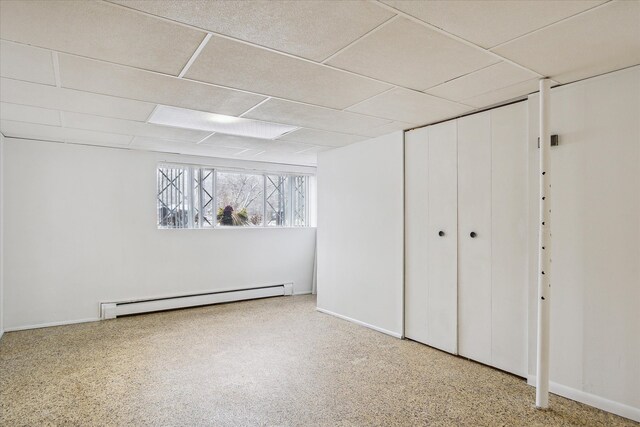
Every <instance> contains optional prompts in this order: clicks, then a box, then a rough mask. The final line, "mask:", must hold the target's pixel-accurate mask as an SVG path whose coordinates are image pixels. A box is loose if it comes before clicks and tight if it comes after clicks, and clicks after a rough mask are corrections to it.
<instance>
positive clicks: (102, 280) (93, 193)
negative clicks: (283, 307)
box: [3, 138, 315, 330]
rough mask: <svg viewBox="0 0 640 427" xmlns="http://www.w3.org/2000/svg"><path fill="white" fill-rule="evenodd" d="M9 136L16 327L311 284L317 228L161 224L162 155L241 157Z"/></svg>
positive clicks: (8, 213) (8, 274)
mask: <svg viewBox="0 0 640 427" xmlns="http://www.w3.org/2000/svg"><path fill="white" fill-rule="evenodd" d="M4 145H5V147H4V148H5V151H4V154H5V156H6V161H5V162H4V166H5V170H4V171H3V172H4V173H3V176H4V179H5V182H6V183H7V185H6V186H5V195H4V196H5V199H4V200H5V209H4V220H5V224H6V225H7V227H5V236H4V246H5V248H9V249H10V250H9V251H7V252H5V253H4V254H3V259H4V266H5V271H4V283H5V289H4V291H5V313H4V317H5V330H9V329H15V328H22V327H27V326H32V325H40V324H47V323H56V322H73V321H81V320H92V319H96V318H98V317H99V303H100V302H102V301H118V300H129V299H135V298H147V297H158V296H164V295H176V294H186V293H198V292H206V291H213V290H217V289H229V288H244V287H250V286H256V285H269V284H276V283H283V282H293V283H294V292H296V293H304V292H310V291H311V281H312V273H313V259H314V248H315V229H314V228H299V229H295V228H291V229H285V228H279V229H263V228H260V229H249V228H247V229H235V228H234V229H216V230H158V229H157V228H156V199H155V197H156V166H157V163H158V161H169V162H191V163H195V164H212V165H218V166H221V167H234V166H238V162H237V161H236V162H234V161H230V160H223V159H218V160H212V159H207V158H194V157H185V156H177V155H167V154H159V153H150V152H137V151H127V150H118V149H110V148H101V147H92V146H81V145H70V144H58V143H47V142H39V141H28V140H15V139H10V138H7V139H6V140H5V144H4ZM243 166H247V165H246V164H243ZM254 166H255V167H256V168H270V170H278V168H280V169H281V168H282V167H283V166H281V165H280V166H279V165H274V164H259V165H255V164H254ZM288 170H289V171H291V172H296V171H303V172H309V171H312V169H309V168H291V167H290V168H289V169H288Z"/></svg>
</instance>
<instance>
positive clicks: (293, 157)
mask: <svg viewBox="0 0 640 427" xmlns="http://www.w3.org/2000/svg"><path fill="white" fill-rule="evenodd" d="M253 160H255V161H260V162H272V163H284V164H291V165H305V166H315V165H316V164H317V163H318V157H317V155H316V154H315V153H285V152H273V151H265V152H264V153H260V154H258V155H256V156H254V157H253Z"/></svg>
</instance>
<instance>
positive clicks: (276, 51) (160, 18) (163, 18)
mask: <svg viewBox="0 0 640 427" xmlns="http://www.w3.org/2000/svg"><path fill="white" fill-rule="evenodd" d="M100 1H102V2H103V3H104V2H106V3H107V4H110V5H112V6H115V7H120V8H124V9H127V10H129V11H134V12H136V13H139V14H141V15H146V16H150V17H153V18H156V19H159V20H162V21H166V22H170V23H173V24H177V25H180V26H183V27H187V28H191V29H195V30H198V31H203V32H206V33H208V34H212V35H214V36H216V37H221V38H223V39H227V40H231V41H235V42H238V43H242V44H245V45H248V46H252V47H255V48H258V49H263V50H266V51H268V52H272V53H276V54H279V55H284V56H288V57H289V58H293V59H298V60H300V61H305V62H309V63H311V64H315V65H319V66H322V67H326V68H328V69H331V70H334V71H340V72H342V73H346V74H351V75H353V76H357V77H361V78H363V79H367V80H370V81H374V82H376V83H383V84H386V85H391V86H395V87H404V86H397V85H396V84H395V83H391V82H387V81H384V80H380V79H376V78H374V77H369V76H365V75H364V74H358V73H355V72H353V71H349V70H343V69H342V68H338V67H334V66H332V65H329V64H324V63H322V62H318V61H314V60H312V59H309V58H305V57H303V56H299V55H294V54H291V53H288V52H284V51H281V50H278V49H273V48H270V47H267V46H263V45H260V44H257V43H252V42H250V41H247V40H242V39H239V38H236V37H232V36H228V35H226V34H222V33H218V32H215V31H211V30H207V29H205V28H201V27H198V26H195V25H190V24H185V23H184V22H180V21H176V20H173V19H169V18H165V17H164V16H159V15H154V14H152V13H149V12H144V11H141V10H138V9H133V8H130V7H128V6H125V5H121V4H116V3H109V2H108V1H105V0H100ZM389 11H390V12H391V13H395V14H396V16H393V17H391V18H389V20H391V19H395V18H397V17H398V15H401V14H403V15H406V14H404V12H401V11H398V10H396V9H393V10H389ZM407 16H408V17H410V15H407ZM418 21H419V20H418ZM385 22H388V20H387V21H385ZM419 22H420V23H422V24H424V22H423V21H419ZM383 24H384V22H383ZM445 34H446V33H445ZM467 43H468V42H467ZM474 46H476V45H474ZM476 47H478V46H476ZM43 49H44V48H43ZM481 49H482V48H481ZM483 50H484V49H483ZM487 52H488V53H489V54H491V55H494V56H500V55H498V54H495V53H493V52H489V51H487ZM63 53H66V52H63ZM69 55H73V54H69ZM76 56H81V55H76ZM86 58H88V59H94V60H96V61H103V62H109V61H104V60H100V59H96V58H90V57H86ZM505 60H506V59H505ZM110 63H111V62H110ZM113 64H117V65H123V66H127V67H128V65H124V64H119V63H115V62H113ZM518 66H519V67H522V66H521V65H518ZM131 68H136V69H139V70H144V71H150V72H155V73H157V74H163V75H170V74H164V73H159V72H157V71H153V70H147V69H144V68H137V67H131ZM172 77H175V76H172ZM187 80H192V81H199V80H193V79H187ZM201 83H204V82H201ZM220 87H224V86H220ZM407 89H409V88H407ZM245 92H248V93H253V92H249V91H245Z"/></svg>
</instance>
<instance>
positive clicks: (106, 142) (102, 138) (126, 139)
mask: <svg viewBox="0 0 640 427" xmlns="http://www.w3.org/2000/svg"><path fill="white" fill-rule="evenodd" d="M64 131H65V142H71V143H74V144H89V145H102V146H115V147H126V146H128V145H129V143H130V142H131V138H132V137H131V136H130V135H118V134H115V133H107V132H94V131H91V130H85V129H68V128H66V129H65V130H64Z"/></svg>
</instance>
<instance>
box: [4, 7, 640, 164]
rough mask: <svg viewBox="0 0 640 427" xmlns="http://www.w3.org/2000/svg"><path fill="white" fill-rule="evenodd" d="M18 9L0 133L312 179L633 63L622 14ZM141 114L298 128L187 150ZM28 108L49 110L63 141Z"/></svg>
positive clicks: (600, 10)
mask: <svg viewBox="0 0 640 427" xmlns="http://www.w3.org/2000/svg"><path fill="white" fill-rule="evenodd" d="M26 3H28V4H25V2H14V1H3V2H2V3H0V12H2V13H0V16H1V17H0V19H1V25H0V38H1V39H2V44H1V45H0V65H2V67H1V68H2V77H3V78H2V81H1V84H0V86H1V87H0V89H1V90H0V101H2V117H0V118H1V119H2V121H1V123H0V131H2V132H3V133H5V134H6V135H8V136H17V137H25V136H26V135H27V134H29V133H30V134H31V135H35V136H31V137H36V136H40V137H41V138H44V137H46V138H49V140H51V139H52V138H54V137H53V136H51V135H55V137H56V138H59V139H61V140H64V141H63V142H74V143H76V142H78V141H79V139H78V138H81V137H85V138H87V139H88V141H87V143H89V144H97V145H101V144H104V145H110V144H111V145H113V146H118V147H121V146H123V143H124V141H125V140H124V139H123V138H121V137H120V136H119V135H121V134H120V133H119V132H125V133H126V132H130V133H131V135H128V136H129V139H128V141H127V142H126V143H124V146H125V147H130V148H136V149H152V150H154V151H171V152H184V154H197V153H198V152H200V153H201V155H211V156H221V157H233V156H241V157H243V158H246V157H247V156H248V157H251V158H253V159H255V160H261V159H263V160H266V161H282V162H287V163H299V164H314V163H315V154H316V153H317V152H319V151H322V150H325V149H331V148H334V147H339V146H343V145H346V144H350V143H353V142H358V141H361V140H364V139H367V138H368V137H375V136H379V135H382V134H384V133H388V132H392V131H394V130H403V129H408V128H412V127H416V126H419V125H425V124H429V123H433V122H437V121H442V120H446V119H448V118H453V117H456V116H459V115H461V114H467V113H470V112H472V111H475V110H478V109H482V108H486V107H488V106H491V105H495V104H499V103H504V102H508V101H511V100H514V99H517V98H521V97H524V96H526V95H527V94H529V93H531V92H534V91H535V90H536V89H535V85H534V83H535V82H536V81H537V79H538V78H539V77H541V76H543V74H541V73H542V72H544V73H545V75H546V76H548V77H551V78H554V79H555V80H556V81H557V82H559V83H568V82H570V81H573V80H577V79H581V78H585V77H589V76H590V75H595V74H601V73H604V72H609V71H614V70H616V69H619V68H625V67H628V66H633V65H637V64H639V63H640V29H639V28H640V3H639V2H637V1H633V0H632V1H627V2H625V1H608V2H607V1H600V0H578V1H573V0H570V1H565V2H562V4H555V5H550V4H549V2H548V1H545V0H542V1H524V2H518V3H517V4H518V7H515V6H514V5H515V4H516V3H514V2H500V1H484V2H474V3H469V2H446V1H431V2H399V1H383V2H375V1H373V2H339V3H336V2H322V1H309V2H262V1H254V2H206V1H200V0H190V1H187V2H183V1H175V0H168V1H165V0H145V1H138V0H110V1H108V2H107V1H100V2H92V4H89V5H88V4H85V3H83V4H82V6H79V5H78V3H76V2H69V1H61V2H41V1H31V2H26ZM480 5H481V6H480ZM131 23H135V24H136V25H132V24H131ZM487 23H489V24H492V25H486V24H487ZM479 24H482V25H479ZM634 24H635V25H634ZM594 25H595V26H599V28H600V29H602V30H603V31H600V32H599V34H596V35H592V36H591V39H592V40H590V44H588V46H590V48H586V47H585V42H584V41H583V39H584V35H585V34H589V31H590V30H591V28H593V27H594ZM56 28H63V29H64V31H66V33H65V36H64V37H63V36H62V35H61V34H58V33H56V30H55V29H56ZM604 30H606V31H604ZM105 31H108V32H109V36H108V37H106V39H105V40H102V38H104V34H105ZM600 33H602V34H600ZM604 33H606V34H604ZM69 34H71V36H72V37H69ZM559 34H560V35H562V34H564V39H563V40H564V43H560V49H558V48H557V47H556V46H555V43H552V42H553V41H556V42H557V40H555V39H557V38H558V35H559ZM101 37H102V38H101ZM554 37H555V39H554ZM598 37H599V38H598ZM416 39H417V40H421V41H422V43H416V42H415V40H416ZM563 40H561V41H563ZM572 49H573V50H575V51H576V52H578V53H577V54H573V55H571V54H572ZM557 51H559V52H560V53H558V52H557ZM47 53H48V54H49V58H50V59H49V64H47V60H46V59H44V58H45V56H44V54H47ZM554 53H555V54H556V57H555V58H554V59H555V60H554V61H553V64H554V65H553V66H547V65H546V64H543V66H541V65H540V59H539V58H541V57H543V56H544V55H550V54H554ZM563 55H564V56H567V57H569V58H570V59H571V60H570V61H569V60H566V61H563V57H562V56H563ZM574 64H578V66H575V65H574ZM48 88H49V89H48ZM52 90H53V91H52ZM39 94H41V95H39ZM156 105H168V106H175V107H181V108H187V109H193V110H197V111H206V112H211V113H218V114H226V115H229V116H235V117H246V118H250V119H254V120H263V121H270V122H275V123H282V124H288V125H292V126H296V127H299V128H300V129H299V130H296V131H293V132H290V133H288V134H286V135H284V136H282V137H280V138H278V139H276V140H255V139H252V138H238V137H235V138H234V137H231V138H230V137H229V135H221V134H216V133H207V134H206V135H204V138H202V134H198V135H197V137H192V136H190V135H191V134H189V133H188V132H181V131H178V129H179V128H172V127H169V126H162V125H154V124H148V123H146V121H147V120H148V119H149V117H151V114H152V112H153V110H154V108H155V106H156ZM147 106H148V107H147ZM85 107H86V108H85ZM119 107H122V108H119ZM29 108H33V109H37V108H40V109H44V110H54V111H58V115H59V122H60V125H59V127H60V128H61V129H66V130H58V129H56V127H57V126H56V125H52V124H51V123H52V121H51V120H50V119H47V117H51V115H50V114H49V113H48V112H47V114H44V115H43V117H45V118H42V119H39V116H40V115H41V114H39V113H42V111H38V110H29ZM65 112H66V113H65ZM69 114H71V115H70V117H74V118H76V120H70V121H69V120H65V117H64V116H65V115H69ZM74 114H75V115H74ZM78 114H84V115H85V116H86V117H85V116H78ZM90 115H95V116H99V117H105V118H108V117H109V116H111V117H110V120H100V119H99V118H92V117H90ZM79 117H83V119H82V120H79V119H78V118H79ZM38 120H39V121H46V122H47V123H38ZM118 120H120V121H129V122H131V123H121V122H118ZM135 123H140V124H144V125H146V126H140V125H137V124H135ZM28 124H33V125H34V127H33V129H32V130H31V131H30V132H28V131H29V126H28ZM63 126H64V127H63ZM72 126H76V127H85V128H87V129H77V128H73V127H72ZM114 130H115V131H116V132H115V133H114V132H113V131H114ZM184 130H185V129H182V131H184ZM108 131H111V132H108ZM47 132H50V135H49V136H47ZM198 132H202V131H198ZM383 132H384V133H383ZM100 133H103V134H104V135H106V136H101V135H100ZM42 135H44V137H43V136H42ZM113 135H116V136H113ZM150 135H151V136H150ZM46 138H45V139H46ZM110 138H112V139H110ZM196 139H197V140H196ZM109 141H112V143H110V142H109ZM292 143H295V144H297V145H293V144H292Z"/></svg>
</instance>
